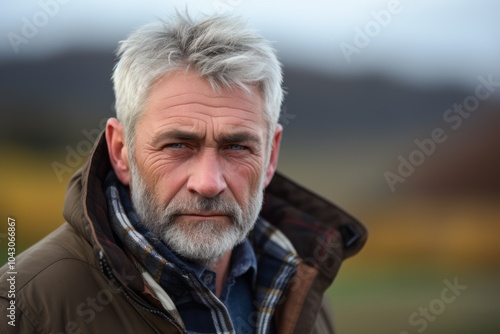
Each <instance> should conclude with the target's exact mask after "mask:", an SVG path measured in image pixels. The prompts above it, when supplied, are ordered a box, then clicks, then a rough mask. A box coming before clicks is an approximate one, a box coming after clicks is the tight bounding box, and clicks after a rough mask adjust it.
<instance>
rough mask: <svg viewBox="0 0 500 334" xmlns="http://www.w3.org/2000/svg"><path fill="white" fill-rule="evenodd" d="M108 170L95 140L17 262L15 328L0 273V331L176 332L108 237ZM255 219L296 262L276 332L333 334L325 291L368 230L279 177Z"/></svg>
mask: <svg viewBox="0 0 500 334" xmlns="http://www.w3.org/2000/svg"><path fill="white" fill-rule="evenodd" d="M110 168H111V166H110V163H109V159H108V151H107V147H106V143H105V141H104V136H101V138H100V139H99V140H98V143H97V144H96V146H95V148H94V151H93V152H92V154H91V156H90V158H89V162H88V163H87V164H86V165H85V166H83V167H82V169H80V171H79V172H78V173H76V174H75V175H74V176H73V178H72V179H71V181H70V184H69V186H68V191H67V194H66V201H65V205H64V218H65V219H66V221H67V223H64V224H63V225H62V226H60V227H59V228H58V229H57V230H55V231H54V232H52V233H51V234H50V235H48V236H47V237H45V238H44V239H43V240H41V241H40V242H38V243H37V244H36V245H34V246H32V247H31V248H29V249H28V250H26V251H25V252H23V253H22V254H20V255H19V256H18V257H17V258H16V271H17V274H16V275H15V299H14V300H15V307H16V310H15V326H11V325H9V324H8V321H10V319H9V318H8V317H6V315H5V312H6V311H7V312H10V311H8V310H7V307H8V306H9V305H10V304H9V303H10V300H11V299H13V298H9V296H8V290H9V287H10V284H9V283H10V281H7V279H8V278H9V277H10V276H11V275H9V274H8V271H9V270H8V268H7V266H6V265H4V266H3V267H2V268H1V269H0V308H1V309H2V314H3V316H2V317H1V319H0V333H5V334H7V333H54V334H56V333H57V334H59V333H67V334H73V333H106V334H114V333H120V334H124V333H182V329H181V328H179V327H178V326H177V325H175V322H173V321H172V317H171V315H169V314H168V312H167V311H166V310H165V309H164V308H163V306H162V304H161V302H160V301H159V300H158V297H157V296H156V295H155V294H154V293H153V292H152V289H151V288H150V286H149V285H148V284H147V283H146V282H145V281H144V280H143V278H142V276H141V274H140V273H139V272H138V271H137V270H136V268H135V266H134V264H133V263H132V262H131V261H130V260H129V257H128V256H127V254H125V253H124V251H123V250H122V248H120V245H119V243H118V241H117V240H116V239H115V238H114V237H113V235H112V233H111V229H110V227H109V223H108V219H107V214H106V210H107V206H106V199H105V195H104V193H103V182H104V177H105V176H106V175H107V172H108V171H109V170H110ZM261 214H262V216H263V217H264V218H266V219H267V220H268V221H269V222H271V223H272V224H274V225H276V226H277V227H278V228H279V229H280V230H281V231H282V232H283V233H285V235H286V236H287V237H288V238H289V239H290V241H291V242H292V244H293V245H294V247H295V249H296V250H297V252H298V254H299V255H300V256H301V258H302V262H301V264H300V265H299V267H298V270H297V273H296V274H295V277H294V278H293V279H292V280H291V281H290V284H289V286H288V288H287V290H286V292H285V295H284V296H283V300H282V302H280V305H279V307H278V309H277V310H276V314H275V321H276V328H277V330H278V333H299V334H306V333H333V326H332V320H331V312H330V311H329V310H328V309H327V308H325V305H323V303H322V299H323V293H324V291H325V289H326V288H328V287H329V286H330V284H331V283H332V281H333V279H334V277H335V275H336V274H337V272H338V269H339V267H340V264H341V262H342V260H344V259H345V258H346V257H348V256H351V255H354V254H355V253H357V252H358V251H359V250H360V249H361V247H362V246H363V244H364V242H365V240H366V230H365V228H364V227H363V226H362V225H361V224H360V223H359V222H358V221H356V220H355V219H354V218H352V217H351V216H349V215H348V214H346V213H345V212H343V211H342V210H340V209H339V208H337V207H336V206H334V205H333V204H331V203H329V202H327V201H325V200H324V199H322V198H319V197H318V196H316V195H314V194H312V193H310V192H309V191H307V190H305V189H303V188H301V187H300V186H298V185H296V184H295V183H293V182H292V181H290V180H288V179H286V178H285V177H283V176H282V175H280V174H276V175H275V177H274V178H273V181H272V182H271V184H270V185H269V187H268V188H267V189H266V196H265V203H264V207H263V209H262V212H261ZM7 314H9V313H7Z"/></svg>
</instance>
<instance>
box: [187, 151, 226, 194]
mask: <svg viewBox="0 0 500 334" xmlns="http://www.w3.org/2000/svg"><path fill="white" fill-rule="evenodd" d="M192 168H193V169H192V171H191V173H190V176H189V180H188V183H187V189H188V190H189V191H190V192H192V193H197V194H198V195H200V196H203V197H208V198H211V197H215V196H217V195H219V194H220V193H222V192H223V191H224V190H225V189H226V187H227V184H226V181H225V179H224V175H223V166H222V165H221V162H220V161H219V159H218V157H217V152H215V151H213V150H204V151H203V152H200V153H199V158H198V159H197V160H196V161H195V162H194V164H193V167H192Z"/></svg>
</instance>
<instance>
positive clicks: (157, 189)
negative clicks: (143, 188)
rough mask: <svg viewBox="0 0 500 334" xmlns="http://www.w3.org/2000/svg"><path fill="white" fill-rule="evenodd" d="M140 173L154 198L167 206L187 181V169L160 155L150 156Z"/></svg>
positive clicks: (145, 160)
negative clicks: (151, 190)
mask: <svg viewBox="0 0 500 334" xmlns="http://www.w3.org/2000/svg"><path fill="white" fill-rule="evenodd" d="M143 161H144V162H143V164H142V167H141V168H140V172H141V173H142V175H143V179H144V180H145V182H146V184H147V186H148V189H153V192H154V197H155V198H157V199H158V200H159V201H160V203H162V204H163V205H165V206H167V205H168V203H170V201H171V200H172V198H174V197H175V196H176V195H177V193H178V192H180V190H181V189H182V187H183V185H184V184H185V183H186V180H187V173H186V168H183V166H179V165H178V164H174V163H172V162H171V161H168V160H167V159H164V158H162V156H161V155H158V154H148V155H147V157H146V158H145V159H144V160H143Z"/></svg>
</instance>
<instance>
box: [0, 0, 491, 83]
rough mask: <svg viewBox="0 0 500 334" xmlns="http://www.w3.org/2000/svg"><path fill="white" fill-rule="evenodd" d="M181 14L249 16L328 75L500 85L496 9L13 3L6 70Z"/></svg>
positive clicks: (3, 15) (485, 1)
mask: <svg viewBox="0 0 500 334" xmlns="http://www.w3.org/2000/svg"><path fill="white" fill-rule="evenodd" d="M176 8H177V9H180V10H184V9H186V8H187V9H188V11H189V12H190V13H191V15H192V16H195V17H198V16H201V15H203V14H211V13H217V12H218V13H230V14H234V15H242V16H244V17H246V18H247V19H248V21H249V23H250V24H251V26H252V27H254V28H255V29H257V30H259V31H260V32H261V33H262V34H263V35H264V36H265V37H266V38H268V39H270V40H272V41H274V42H275V47H276V48H277V50H278V51H279V56H280V58H281V59H282V60H283V61H285V62H288V63H293V64H296V65H300V66H302V67H306V68H310V69H312V70H317V71H321V72H324V73H329V74H335V75H343V76H357V75H366V74H378V75H383V76H387V77H392V78H395V79H397V80H403V81H406V82H411V83H414V84H416V85H441V84H446V85H450V84H453V85H459V86H464V85H474V84H476V83H477V77H478V76H479V75H483V76H484V75H487V74H493V77H494V78H496V77H498V78H500V66H499V60H500V19H499V15H500V1H498V0H371V1H369V0H356V1H352V0H350V1H345V0H342V1H331V0H330V1H319V0H308V1H291V0H289V1H275V0H273V1H269V0H208V1H207V0H195V1H193V0H191V1H189V2H188V1H181V0H169V1H166V0H163V1H159V0H141V1H139V0H121V1H115V0H108V1H100V0H85V1H83V0H38V1H23V2H19V1H14V0H6V1H2V3H1V4H0V62H7V61H11V60H13V59H22V60H29V61H30V60H36V59H37V58H39V57H50V56H53V55H54V54H57V53H58V52H63V51H66V50H69V49H72V48H75V47H76V48H80V49H99V48H100V49H106V50H111V49H114V48H115V47H116V45H117V43H118V41H119V40H121V39H124V38H125V37H126V36H127V35H128V34H129V33H130V32H131V31H133V30H134V29H135V28H137V27H138V26H140V25H142V24H144V23H147V22H149V21H151V20H154V19H156V18H158V17H161V18H167V17H168V15H170V14H171V13H172V12H173V11H174V10H175V9H176Z"/></svg>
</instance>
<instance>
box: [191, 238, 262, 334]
mask: <svg viewBox="0 0 500 334" xmlns="http://www.w3.org/2000/svg"><path fill="white" fill-rule="evenodd" d="M189 267H191V268H192V269H193V271H194V273H195V274H196V276H197V277H198V278H199V279H200V280H201V281H202V282H203V283H204V284H205V285H206V287H208V288H209V289H210V291H212V293H213V294H215V281H216V273H215V272H213V271H211V270H209V269H205V268H203V267H201V266H198V265H193V264H190V265H189ZM256 277H257V258H256V256H255V252H254V250H253V248H252V246H251V244H250V242H249V241H248V239H245V240H244V241H243V243H241V244H239V245H237V246H236V247H235V248H234V249H233V252H232V254H231V261H230V267H229V273H228V276H227V280H226V284H225V286H224V288H223V290H222V294H221V296H220V297H219V299H220V300H221V301H222V302H223V303H224V305H225V306H226V308H227V311H228V312H229V315H230V317H231V320H232V322H233V325H234V328H235V330H236V333H245V334H246V333H253V332H254V327H255V319H253V315H254V310H255V309H256V305H254V300H255V298H254V295H253V291H254V287H255V281H256Z"/></svg>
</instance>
